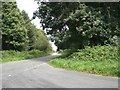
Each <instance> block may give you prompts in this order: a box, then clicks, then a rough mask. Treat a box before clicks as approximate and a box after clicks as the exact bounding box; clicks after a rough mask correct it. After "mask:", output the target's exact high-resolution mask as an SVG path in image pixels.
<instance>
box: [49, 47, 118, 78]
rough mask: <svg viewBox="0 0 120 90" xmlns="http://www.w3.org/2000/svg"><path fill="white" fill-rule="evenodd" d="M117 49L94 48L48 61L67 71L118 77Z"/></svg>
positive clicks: (87, 48)
mask: <svg viewBox="0 0 120 90" xmlns="http://www.w3.org/2000/svg"><path fill="white" fill-rule="evenodd" d="M118 61H119V58H118V48H117V47H116V46H109V45H108V46H95V47H92V48H91V47H86V48H85V49H82V50H78V51H77V52H74V53H73V54H70V55H69V56H66V57H59V58H56V59H53V60H51V61H49V64H50V65H53V66H55V67H60V68H65V69H69V70H77V71H85V72H88V73H93V74H101V75H110V76H119V75H120V70H119V69H120V68H119V69H118Z"/></svg>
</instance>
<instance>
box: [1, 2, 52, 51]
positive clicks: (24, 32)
mask: <svg viewBox="0 0 120 90" xmlns="http://www.w3.org/2000/svg"><path fill="white" fill-rule="evenodd" d="M1 29H2V49H3V50H19V51H23V50H33V49H37V50H40V51H50V50H51V46H50V44H49V42H48V39H47V37H46V35H45V33H44V32H43V30H40V29H37V28H36V27H35V25H34V24H32V23H31V20H30V19H29V17H28V14H27V13H26V12H25V11H20V10H19V9H18V7H17V5H16V2H9V3H8V2H3V3H2V27H1Z"/></svg>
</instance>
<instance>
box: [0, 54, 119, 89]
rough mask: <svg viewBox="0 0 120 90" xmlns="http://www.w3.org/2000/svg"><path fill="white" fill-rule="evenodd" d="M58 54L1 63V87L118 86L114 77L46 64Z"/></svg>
mask: <svg viewBox="0 0 120 90" xmlns="http://www.w3.org/2000/svg"><path fill="white" fill-rule="evenodd" d="M58 56H59V55H57V54H56V55H52V56H46V57H41V58H37V59H30V60H23V61H17V62H10V63H5V64H2V74H0V76H2V88H118V78H116V77H106V76H99V75H92V74H87V73H82V72H77V71H68V70H64V69H58V68H53V67H52V66H50V65H48V64H47V61H48V60H50V59H52V58H55V57H58ZM0 69H1V67H0Z"/></svg>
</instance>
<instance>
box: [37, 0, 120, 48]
mask: <svg viewBox="0 0 120 90" xmlns="http://www.w3.org/2000/svg"><path fill="white" fill-rule="evenodd" d="M71 6H72V7H71ZM118 8H119V9H120V4H119V3H77V2H74V3H73V2H72V3H71V2H69V3H66V2H55V3H53V2H48V3H47V2H42V3H40V6H39V10H38V11H37V12H36V16H37V17H39V18H41V23H42V26H43V29H44V28H46V29H47V33H48V34H52V39H53V40H55V41H56V42H55V43H56V45H57V46H58V48H59V49H68V48H84V46H93V45H105V44H112V42H111V40H110V39H111V38H113V37H114V36H120V31H119V29H120V19H119V17H120V14H119V13H118V12H119V11H118ZM48 28H49V29H48Z"/></svg>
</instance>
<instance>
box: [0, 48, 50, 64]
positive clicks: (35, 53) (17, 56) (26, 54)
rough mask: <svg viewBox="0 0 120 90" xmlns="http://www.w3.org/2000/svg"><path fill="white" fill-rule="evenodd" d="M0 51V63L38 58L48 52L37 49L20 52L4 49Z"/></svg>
mask: <svg viewBox="0 0 120 90" xmlns="http://www.w3.org/2000/svg"><path fill="white" fill-rule="evenodd" d="M0 53H1V54H2V58H1V60H0V62H1V63H5V62H11V61H19V60H25V59H31V58H38V57H42V56H47V55H49V53H47V52H43V51H39V50H31V51H21V52H20V51H15V50H5V51H0Z"/></svg>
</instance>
